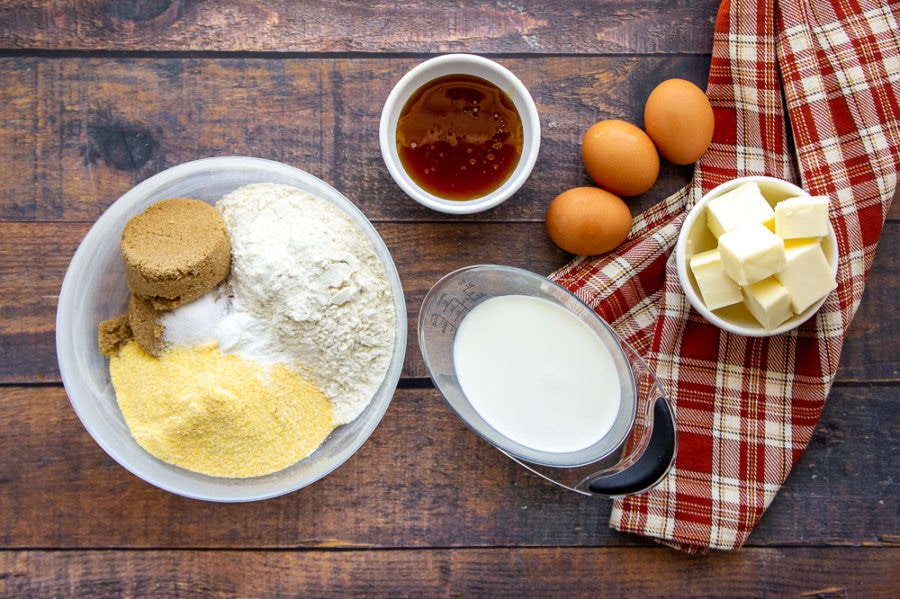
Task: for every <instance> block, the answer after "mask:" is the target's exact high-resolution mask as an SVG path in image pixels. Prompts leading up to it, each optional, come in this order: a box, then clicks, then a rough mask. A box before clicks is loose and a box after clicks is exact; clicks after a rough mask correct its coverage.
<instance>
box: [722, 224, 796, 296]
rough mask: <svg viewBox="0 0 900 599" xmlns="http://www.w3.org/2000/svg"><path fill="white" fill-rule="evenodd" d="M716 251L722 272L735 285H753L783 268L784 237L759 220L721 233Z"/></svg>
mask: <svg viewBox="0 0 900 599" xmlns="http://www.w3.org/2000/svg"><path fill="white" fill-rule="evenodd" d="M719 254H720V256H721V258H722V267H723V268H724V269H725V273H726V274H727V275H728V276H729V277H731V278H732V279H734V281H735V282H736V283H737V284H738V285H752V284H753V283H756V282H757V281H761V280H763V279H765V278H768V277H771V276H772V275H773V274H775V273H776V272H779V271H780V270H781V269H782V268H784V262H785V255H784V240H783V239H781V237H779V236H777V235H775V233H773V232H772V231H770V230H769V229H768V228H766V227H765V225H762V224H760V223H754V224H750V225H746V226H743V227H740V228H738V229H733V230H731V231H728V232H727V233H724V234H723V235H722V236H721V237H719Z"/></svg>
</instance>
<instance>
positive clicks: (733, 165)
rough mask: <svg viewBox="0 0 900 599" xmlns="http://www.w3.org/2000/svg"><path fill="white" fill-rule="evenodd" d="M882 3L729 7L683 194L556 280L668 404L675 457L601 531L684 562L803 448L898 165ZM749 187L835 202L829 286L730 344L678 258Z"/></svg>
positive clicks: (894, 70) (740, 514)
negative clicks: (654, 545) (641, 360)
mask: <svg viewBox="0 0 900 599" xmlns="http://www.w3.org/2000/svg"><path fill="white" fill-rule="evenodd" d="M898 13H900V10H898V5H897V4H896V3H895V2H894V3H887V4H885V3H884V2H883V0H830V1H829V2H822V1H817V0H730V1H729V0H725V1H724V3H723V4H722V5H721V7H720V9H719V14H718V18H717V22H716V31H715V37H714V42H713V56H712V63H711V68H710V74H709V82H708V86H707V94H708V96H709V99H710V101H711V103H712V105H713V109H714V112H715V117H716V127H715V135H714V139H713V142H712V145H711V147H710V149H709V151H708V152H707V153H706V154H705V155H704V157H703V158H702V159H701V160H700V161H699V163H698V164H697V165H696V167H695V172H694V177H693V181H692V183H691V184H689V185H688V186H686V187H685V188H684V189H682V190H681V191H679V192H677V193H676V194H674V195H673V196H671V197H669V198H668V199H666V200H664V201H663V202H661V203H660V204H658V205H657V206H655V207H653V208H651V209H650V210H648V211H646V212H644V213H643V214H640V215H638V216H637V217H636V218H635V222H634V225H633V228H632V231H631V234H630V236H629V239H628V240H627V241H626V243H625V244H624V245H623V246H622V247H620V248H619V250H618V251H616V252H614V253H612V254H609V255H606V256H601V257H577V258H575V259H573V261H572V262H570V263H569V264H568V265H566V266H565V267H563V268H562V269H560V270H559V271H557V272H555V273H553V274H552V275H551V278H553V279H554V280H556V281H557V282H559V283H560V284H562V285H563V286H565V287H567V288H569V289H570V290H572V291H573V292H575V294H576V295H578V296H579V297H580V298H582V299H583V300H584V301H585V302H587V303H588V304H589V305H591V306H592V307H594V309H595V310H596V311H597V312H598V313H599V314H600V315H601V316H602V317H603V318H605V319H606V320H607V321H608V322H610V323H611V324H612V326H613V327H614V328H615V329H616V331H617V332H618V333H619V334H621V335H622V336H623V337H624V338H625V339H626V340H627V341H629V342H630V343H631V344H632V345H634V347H635V348H636V349H637V350H638V351H639V352H640V353H641V354H642V355H644V356H646V358H647V361H648V363H649V364H650V366H651V368H652V369H653V370H654V371H655V373H656V375H657V377H658V378H659V380H660V383H661V384H662V386H663V388H664V389H666V390H667V392H668V393H669V395H670V397H671V399H672V402H673V404H674V406H675V413H676V420H677V423H678V435H679V436H678V456H677V459H676V462H675V466H674V468H673V470H672V472H671V474H670V475H669V476H667V477H666V478H665V479H664V480H663V481H662V482H661V483H660V484H659V485H658V486H657V487H655V488H654V489H651V490H650V491H648V492H647V493H644V494H642V495H638V496H634V497H628V498H624V499H618V500H616V501H615V502H614V504H613V513H612V518H611V522H610V525H611V526H612V527H613V528H615V529H618V530H621V531H627V532H632V533H637V534H641V535H645V536H648V537H651V538H654V539H657V540H659V541H660V542H662V543H665V544H667V545H672V546H675V547H678V548H680V549H682V550H684V551H689V552H700V551H705V550H708V549H736V548H738V547H740V546H741V545H742V544H743V543H744V541H745V540H746V539H747V536H748V535H749V534H750V532H751V531H752V529H753V527H754V526H755V524H756V523H757V522H758V521H759V518H760V517H761V516H762V514H763V512H764V511H765V509H766V508H767V507H768V506H769V504H770V503H771V502H772V499H773V498H774V497H775V494H776V492H777V491H778V489H779V487H780V485H781V484H782V483H783V482H784V480H785V478H786V477H787V475H788V473H789V472H790V470H791V468H792V467H793V465H794V464H795V463H796V461H797V459H798V458H799V457H800V455H801V454H802V452H803V450H804V448H805V447H806V445H807V443H808V442H809V440H810V438H811V436H812V434H813V431H814V428H815V425H816V422H817V420H818V418H819V414H820V413H821V410H822V407H823V405H824V403H825V398H826V396H827V394H828V391H829V389H830V387H831V384H832V381H833V380H834V375H835V371H836V370H837V366H838V360H839V357H840V353H841V347H842V344H843V341H844V337H845V335H846V333H847V330H848V327H849V325H850V321H851V319H852V318H853V315H854V313H855V312H856V309H857V307H858V306H859V303H860V300H861V298H862V293H863V287H864V284H865V280H866V275H867V273H868V271H869V267H870V265H871V263H872V259H873V257H874V254H875V248H876V245H877V243H878V239H879V237H880V234H881V229H882V226H883V224H884V219H885V217H886V215H887V211H888V208H889V207H890V202H891V199H892V197H893V194H894V191H895V189H896V186H897V171H898V157H900V99H898V98H900V34H898V31H900V18H898ZM743 175H770V176H775V177H779V178H782V179H787V180H789V181H793V182H795V183H797V184H798V185H800V186H801V187H803V188H804V189H805V190H807V191H808V192H809V193H811V194H813V195H828V196H829V198H830V201H831V213H830V214H831V221H832V225H833V226H834V229H835V231H836V233H837V241H838V248H839V252H840V260H839V265H838V275H837V278H838V287H837V289H836V291H835V292H833V293H832V294H831V295H830V296H829V297H828V299H827V301H826V302H825V305H824V306H823V308H822V309H821V310H820V311H819V312H818V313H817V315H816V316H815V317H814V318H812V319H811V320H809V321H807V323H806V324H804V325H803V326H801V327H800V328H799V329H797V330H795V331H793V332H790V333H786V334H783V335H779V336H776V337H770V338H748V337H742V336H738V335H734V334H731V333H727V332H724V331H722V330H719V329H718V328H716V327H714V326H712V325H710V324H708V323H707V322H706V321H704V320H703V319H702V318H701V317H700V316H699V314H697V313H696V312H695V311H692V310H691V308H690V304H689V303H688V301H687V299H686V297H685V296H684V293H683V292H682V289H681V286H680V285H679V283H678V277H677V274H676V269H675V265H674V260H673V257H672V253H673V252H672V250H673V248H674V246H675V241H676V238H677V236H678V231H679V228H680V226H681V223H682V221H683V219H684V216H685V213H686V211H687V210H688V209H689V207H690V206H691V205H693V203H694V202H696V201H697V200H698V199H699V198H700V197H701V196H702V195H703V194H704V193H705V192H707V191H709V190H710V189H712V188H713V187H715V186H716V185H718V184H720V183H723V182H725V181H727V180H729V179H733V178H735V177H738V176H743Z"/></svg>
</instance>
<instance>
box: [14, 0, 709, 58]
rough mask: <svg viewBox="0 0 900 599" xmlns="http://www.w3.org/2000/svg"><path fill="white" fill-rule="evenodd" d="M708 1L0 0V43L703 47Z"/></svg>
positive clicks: (34, 46) (220, 47) (539, 49)
mask: <svg viewBox="0 0 900 599" xmlns="http://www.w3.org/2000/svg"><path fill="white" fill-rule="evenodd" d="M717 6H718V2H716V0H701V1H699V2H678V3H673V4H670V5H667V6H666V10H660V9H659V5H658V4H657V3H655V2H652V1H650V0H622V1H617V2H614V1H609V0H606V1H601V2H596V1H590V0H574V1H569V2H563V3H560V2H535V1H532V0H528V1H526V2H518V3H514V4H513V3H509V2H502V1H496V0H494V1H491V2H479V1H477V0H459V1H455V2H429V1H428V0H412V1H407V2H403V3H399V2H397V3H395V2H352V1H345V0H324V1H320V2H292V1H290V0H276V1H272V2H266V3H262V4H261V3H259V2H256V1H255V0H209V1H197V0H115V1H111V0H87V1H78V0H51V1H49V2H36V1H34V0H10V1H7V2H4V3H3V4H2V6H0V47H4V48H17V49H30V50H38V49H52V50H70V51H71V50H79V51H84V50H91V51H98V50H103V51H114V50H117V51H122V50H125V51H129V52H133V51H154V52H159V51H169V52H172V51H177V52H184V51H216V52H329V53H351V52H352V53H360V52H363V53H369V52H378V53H401V52H402V53H408V52H417V53H421V52H425V53H445V52H459V51H464V52H477V53H496V52H504V53H540V54H554V53H567V54H568V53H579V54H583V53H591V54H597V53H604V54H609V53H626V52H627V53H648V54H649V53H694V54H703V53H708V52H709V51H710V48H711V47H712V31H713V25H714V23H715V21H714V17H715V12H716V7H717Z"/></svg>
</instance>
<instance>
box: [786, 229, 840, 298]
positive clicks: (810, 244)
mask: <svg viewBox="0 0 900 599" xmlns="http://www.w3.org/2000/svg"><path fill="white" fill-rule="evenodd" d="M784 254H785V263H784V268H783V269H782V270H781V272H779V273H776V274H775V278H776V279H777V280H778V282H779V283H781V284H782V285H783V286H784V288H785V289H787V292H788V295H790V297H791V309H792V310H793V311H794V312H796V313H798V314H799V313H800V312H803V311H804V310H806V309H807V308H809V307H810V306H811V305H813V304H814V303H816V302H817V301H819V300H820V299H822V298H823V297H825V296H826V295H828V294H829V293H831V291H832V290H833V289H834V288H835V287H837V281H835V278H834V272H833V271H832V269H831V266H829V265H828V260H827V259H826V258H825V252H823V251H822V244H821V243H820V242H819V240H818V239H797V240H791V241H788V242H786V243H785V244H784Z"/></svg>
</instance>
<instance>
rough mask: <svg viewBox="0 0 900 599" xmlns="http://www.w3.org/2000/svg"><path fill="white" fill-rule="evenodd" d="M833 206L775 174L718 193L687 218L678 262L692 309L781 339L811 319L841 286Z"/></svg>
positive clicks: (739, 329)
mask: <svg viewBox="0 0 900 599" xmlns="http://www.w3.org/2000/svg"><path fill="white" fill-rule="evenodd" d="M828 210H829V201H828V198H826V197H824V196H811V195H810V194H809V193H807V192H806V191H804V190H803V189H801V188H800V187H798V186H796V185H794V184H792V183H789V182H787V181H783V180H781V179H776V178H773V177H758V176H756V177H741V178H738V179H734V180H732V181H729V182H727V183H723V184H722V185H719V186H718V187H716V188H714V189H712V190H711V191H710V192H708V193H707V194H706V195H705V196H703V198H701V199H700V201H698V202H697V203H696V204H695V205H694V207H693V208H692V209H691V211H690V212H689V213H688V215H687V217H686V218H685V221H684V224H683V225H682V228H681V232H680V234H679V236H678V241H677V244H676V246H675V257H676V264H677V268H678V277H679V280H680V282H681V286H682V288H683V289H684V293H685V295H686V296H687V298H688V300H689V301H690V303H691V305H692V306H693V307H694V309H695V310H697V312H699V313H700V314H701V315H702V316H703V317H704V318H705V319H706V320H707V321H709V322H711V323H712V324H714V325H716V326H718V327H720V328H722V329H724V330H726V331H729V332H732V333H736V334H738V335H744V336H748V337H767V336H772V335H779V334H782V333H785V332H787V331H790V330H792V329H795V328H797V327H798V326H800V325H801V324H803V323H804V322H806V321H807V320H809V318H811V317H812V316H813V315H814V314H815V313H816V312H817V311H818V310H819V308H821V307H822V304H824V303H825V300H826V299H827V298H828V295H829V294H830V293H831V292H832V291H833V290H834V288H835V287H836V282H835V276H836V273H837V264H838V249H837V240H836V238H835V234H834V229H833V228H832V226H831V222H830V219H829V215H828Z"/></svg>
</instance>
